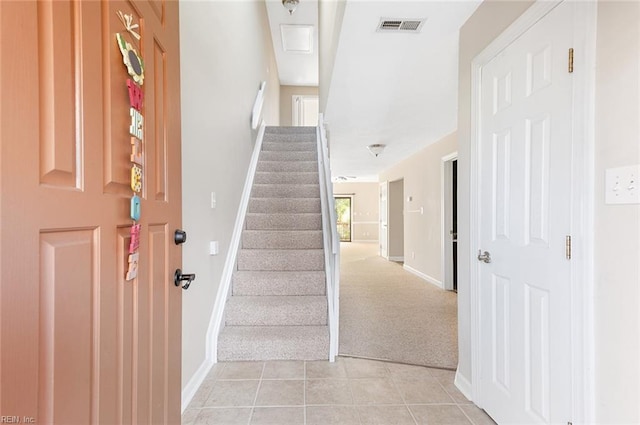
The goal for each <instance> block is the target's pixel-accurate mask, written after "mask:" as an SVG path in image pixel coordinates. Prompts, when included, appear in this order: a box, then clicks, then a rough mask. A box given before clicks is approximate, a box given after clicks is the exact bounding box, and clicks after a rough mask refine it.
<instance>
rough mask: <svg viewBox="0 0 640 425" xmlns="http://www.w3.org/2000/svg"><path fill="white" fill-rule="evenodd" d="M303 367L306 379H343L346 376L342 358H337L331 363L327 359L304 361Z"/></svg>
mask: <svg viewBox="0 0 640 425" xmlns="http://www.w3.org/2000/svg"><path fill="white" fill-rule="evenodd" d="M305 367H306V378H307V379H324V378H337V379H344V378H346V377H347V371H346V370H345V368H344V360H343V359H342V358H337V359H336V361H335V362H333V363H331V362H328V361H314V362H306V365H305Z"/></svg>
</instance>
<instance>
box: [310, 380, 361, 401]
mask: <svg viewBox="0 0 640 425" xmlns="http://www.w3.org/2000/svg"><path fill="white" fill-rule="evenodd" d="M306 404H307V405H322V404H353V397H352V396H351V389H350V388H349V381H347V380H346V379H310V380H307V384H306Z"/></svg>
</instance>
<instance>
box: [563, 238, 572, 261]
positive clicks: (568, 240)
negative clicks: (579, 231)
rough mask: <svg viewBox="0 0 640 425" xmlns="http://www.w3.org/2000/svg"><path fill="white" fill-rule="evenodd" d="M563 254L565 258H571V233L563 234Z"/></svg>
mask: <svg viewBox="0 0 640 425" xmlns="http://www.w3.org/2000/svg"><path fill="white" fill-rule="evenodd" d="M564 255H565V257H567V260H571V235H567V236H565V239H564Z"/></svg>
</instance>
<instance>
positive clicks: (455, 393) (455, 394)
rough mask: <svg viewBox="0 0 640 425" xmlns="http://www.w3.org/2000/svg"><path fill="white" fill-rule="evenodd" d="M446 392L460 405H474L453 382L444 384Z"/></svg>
mask: <svg viewBox="0 0 640 425" xmlns="http://www.w3.org/2000/svg"><path fill="white" fill-rule="evenodd" d="M442 386H443V387H444V390H445V391H446V392H447V393H448V394H449V395H450V396H451V398H453V399H454V400H455V402H456V403H458V404H473V402H472V401H471V400H469V399H468V398H466V397H465V396H464V394H462V393H461V392H460V390H459V389H458V387H456V385H455V384H454V383H453V382H450V383H446V384H444V383H443V384H442Z"/></svg>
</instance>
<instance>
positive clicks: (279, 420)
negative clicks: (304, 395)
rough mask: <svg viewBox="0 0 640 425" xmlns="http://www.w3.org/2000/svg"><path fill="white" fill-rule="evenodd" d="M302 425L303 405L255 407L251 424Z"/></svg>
mask: <svg viewBox="0 0 640 425" xmlns="http://www.w3.org/2000/svg"><path fill="white" fill-rule="evenodd" d="M266 424H270V425H271V424H273V425H303V424H304V407H256V408H255V409H253V416H252V417H251V425H266Z"/></svg>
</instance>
